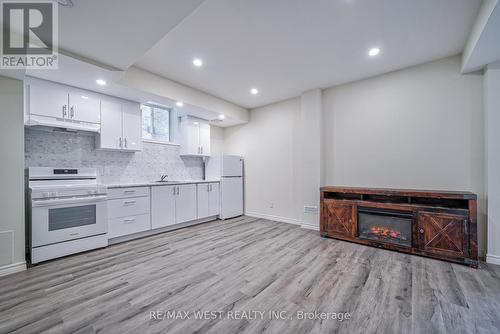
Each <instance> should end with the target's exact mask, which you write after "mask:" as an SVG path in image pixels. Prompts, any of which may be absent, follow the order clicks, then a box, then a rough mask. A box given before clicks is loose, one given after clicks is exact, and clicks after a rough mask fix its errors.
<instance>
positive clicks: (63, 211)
mask: <svg viewBox="0 0 500 334" xmlns="http://www.w3.org/2000/svg"><path fill="white" fill-rule="evenodd" d="M106 219H107V204H106V196H104V195H103V196H88V197H82V198H60V199H40V200H37V199H34V200H32V215H31V246H32V247H38V246H44V245H49V244H54V243H58V242H62V241H68V240H73V239H80V238H84V237H89V236H93V235H98V234H105V233H107V231H108V224H107V222H106Z"/></svg>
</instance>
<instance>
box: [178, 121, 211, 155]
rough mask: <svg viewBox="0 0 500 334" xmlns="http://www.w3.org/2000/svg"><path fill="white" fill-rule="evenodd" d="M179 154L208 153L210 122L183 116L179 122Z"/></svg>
mask: <svg viewBox="0 0 500 334" xmlns="http://www.w3.org/2000/svg"><path fill="white" fill-rule="evenodd" d="M179 128H180V145H181V155H189V156H201V157H203V156H209V155H210V124H208V122H206V121H203V120H200V119H197V118H193V117H183V118H182V119H181V122H180V126H179Z"/></svg>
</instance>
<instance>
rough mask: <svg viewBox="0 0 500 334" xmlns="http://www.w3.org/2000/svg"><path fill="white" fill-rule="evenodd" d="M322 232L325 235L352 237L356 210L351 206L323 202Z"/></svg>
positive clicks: (334, 202) (329, 201)
mask: <svg viewBox="0 0 500 334" xmlns="http://www.w3.org/2000/svg"><path fill="white" fill-rule="evenodd" d="M323 210H324V213H323V214H324V217H325V221H324V222H323V224H324V226H323V230H324V231H325V232H326V234H327V235H331V236H345V237H354V231H355V224H356V208H355V206H354V205H353V204H346V203H342V202H340V201H334V200H325V201H324V205H323Z"/></svg>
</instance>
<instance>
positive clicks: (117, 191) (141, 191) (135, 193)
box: [108, 187, 149, 199]
mask: <svg viewBox="0 0 500 334" xmlns="http://www.w3.org/2000/svg"><path fill="white" fill-rule="evenodd" d="M140 196H149V187H130V188H112V189H108V199H116V198H128V197H140Z"/></svg>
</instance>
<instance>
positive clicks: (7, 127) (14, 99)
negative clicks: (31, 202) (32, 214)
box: [0, 76, 26, 275]
mask: <svg viewBox="0 0 500 334" xmlns="http://www.w3.org/2000/svg"><path fill="white" fill-rule="evenodd" d="M0 108H1V111H0V114H1V116H2V121H1V122H0V156H1V157H2V162H1V165H2V167H1V168H0V184H1V185H2V187H1V190H0V275H3V274H7V273H11V272H15V271H19V270H23V269H24V268H25V267H26V265H25V247H24V225H25V221H24V123H23V84H22V82H21V81H19V80H15V79H10V78H6V77H1V76H0Z"/></svg>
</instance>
